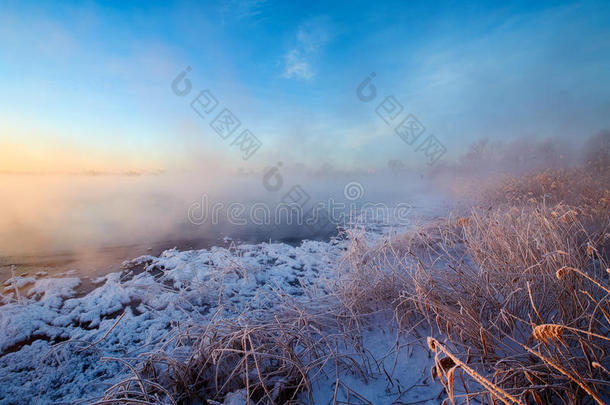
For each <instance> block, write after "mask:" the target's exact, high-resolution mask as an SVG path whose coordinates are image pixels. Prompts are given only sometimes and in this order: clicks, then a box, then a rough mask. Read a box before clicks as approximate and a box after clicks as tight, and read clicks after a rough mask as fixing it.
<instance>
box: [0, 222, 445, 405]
mask: <svg viewBox="0 0 610 405" xmlns="http://www.w3.org/2000/svg"><path fill="white" fill-rule="evenodd" d="M391 229H392V228H390V227H381V228H380V227H372V228H371V229H369V231H368V232H367V233H366V235H367V239H369V240H370V242H371V243H374V242H375V241H376V240H379V239H381V238H382V237H383V234H384V233H387V232H388V231H390V230H391ZM392 231H393V232H397V231H398V230H392ZM348 244H349V241H347V240H344V239H343V240H340V239H333V240H331V241H329V242H324V241H310V240H305V241H303V242H302V243H301V244H300V245H299V246H291V245H288V244H285V243H261V244H255V245H252V244H243V245H234V244H233V245H231V246H230V247H229V248H218V247H215V248H211V249H203V250H192V251H178V250H176V249H170V250H167V251H165V252H163V253H162V254H161V255H160V256H159V257H154V256H141V257H139V258H136V259H133V260H131V261H128V262H126V263H124V268H125V270H124V271H123V272H115V273H111V274H108V275H105V276H103V277H100V278H98V279H96V280H94V282H95V283H97V285H98V286H97V288H95V289H93V290H92V291H91V292H89V293H88V294H86V295H84V296H77V294H76V292H75V289H76V288H78V286H79V284H80V283H81V280H80V279H79V278H78V277H74V276H69V277H64V278H48V277H41V278H19V279H16V280H14V281H15V283H22V284H23V285H22V286H21V287H23V288H24V289H25V290H28V288H29V292H28V294H27V296H22V297H20V300H19V301H16V299H15V297H14V296H13V297H10V296H8V295H6V294H7V292H8V291H10V288H11V286H12V285H13V283H12V282H11V280H9V282H7V283H6V285H5V287H6V288H5V295H3V296H2V300H3V304H4V305H3V306H2V307H0V353H2V354H1V355H0V383H1V384H0V403H7V404H12V403H15V404H16V403H21V402H22V401H21V398H37V403H57V402H60V403H63V402H72V401H76V400H79V399H84V400H89V401H93V400H95V399H99V398H101V397H102V396H103V394H104V391H105V390H106V389H107V388H109V387H110V386H111V385H112V384H114V383H116V382H117V381H119V380H120V379H122V378H124V377H125V376H126V375H128V373H129V370H128V369H126V368H125V367H124V365H122V364H121V363H119V362H116V361H114V362H113V361H101V358H102V357H104V358H108V357H111V358H135V357H137V356H138V355H140V354H142V353H146V352H148V351H150V350H152V349H153V348H154V347H155V346H156V345H158V344H159V343H160V342H162V341H163V339H164V338H165V337H166V336H167V335H168V334H170V333H171V331H172V330H173V329H175V328H176V327H180V326H181V325H188V324H199V325H203V324H206V323H207V322H209V321H210V319H212V317H213V316H215V315H218V314H219V313H220V314H221V316H222V317H226V318H228V319H230V318H232V317H235V316H238V315H239V314H242V313H244V312H248V311H259V312H260V311H263V312H268V313H273V312H274V311H275V310H276V309H277V306H278V305H279V303H280V300H279V299H278V298H279V296H280V295H282V294H284V295H288V296H290V297H291V299H294V300H296V301H299V300H303V301H305V300H307V299H308V297H307V296H306V294H305V293H304V292H305V291H306V290H310V289H315V290H316V291H318V292H319V293H321V294H322V295H323V294H325V293H326V292H325V289H326V288H327V286H328V282H329V280H332V279H333V278H334V277H335V276H336V273H335V271H334V266H335V265H336V263H337V262H338V261H339V260H340V259H341V257H342V255H343V253H344V251H345V250H346V249H347V248H348ZM142 270H143V271H142ZM388 334H390V335H391V334H392V331H390V330H378V331H369V332H367V337H366V339H368V340H370V341H371V342H374V344H373V347H372V348H371V353H372V354H374V355H376V356H380V357H383V354H384V353H383V352H384V350H385V351H388V350H391V349H392V345H393V344H394V343H395V338H392V339H388ZM380 339H383V341H384V342H385V341H386V340H387V343H388V344H387V345H385V344H379V341H380ZM94 342H95V344H94V345H92V343H94ZM405 347H406V346H405ZM406 350H408V351H409V355H410V356H413V359H414V360H413V362H412V363H411V361H410V362H409V363H407V364H402V363H400V366H399V367H398V368H397V369H396V371H395V372H396V373H397V376H396V378H398V379H399V380H401V383H402V384H405V386H406V385H413V384H415V385H418V384H417V382H418V381H420V382H421V381H422V380H424V379H425V378H426V377H427V373H423V374H422V372H423V371H422V370H428V369H429V366H430V364H432V360H431V359H430V358H428V356H427V350H425V349H423V348H419V349H417V350H415V351H414V350H413V347H411V348H409V347H406ZM422 350H423V351H422ZM383 361H386V360H383ZM388 367H389V366H388ZM394 368H396V366H394ZM379 373H380V379H379V381H377V382H376V381H374V380H371V381H369V382H368V383H369V385H368V388H367V390H366V392H367V393H368V394H369V395H371V396H372V397H371V399H372V400H373V402H374V403H391V402H392V401H393V400H394V399H392V398H394V397H393V394H390V393H389V392H391V390H390V391H388V381H387V380H386V377H385V376H383V375H382V374H383V373H381V370H379ZM422 375H425V376H426V377H422ZM381 377H383V378H381ZM345 378H346V381H351V382H352V383H354V384H356V385H361V384H362V381H360V382H358V378H357V377H355V376H349V375H346V376H345ZM407 380H408V381H411V380H413V381H414V382H413V384H406V383H407ZM334 383H335V381H330V380H329V381H326V380H325V379H324V378H319V379H318V380H317V381H316V382H315V384H316V385H315V387H314V391H313V392H314V399H315V402H316V403H318V402H320V403H325V402H327V401H328V399H324V398H327V397H328V395H332V394H333V391H334V388H333V385H334ZM420 385H421V384H420ZM419 391H421V392H419V394H418V398H421V396H423V397H424V398H430V397H431V396H432V395H431V394H432V393H433V392H436V393H437V394H438V392H439V388H438V387H437V386H435V385H429V386H425V388H422V389H420V390H419ZM395 394H396V393H395ZM236 395H237V394H236ZM344 395H346V397H348V396H349V395H350V394H349V390H347V391H345V392H344ZM396 395H399V394H396ZM401 395H403V396H404V395H406V394H404V393H402V394H401ZM420 395H421V396H420ZM403 399H404V398H403ZM422 403H425V402H422ZM433 403H436V402H433Z"/></svg>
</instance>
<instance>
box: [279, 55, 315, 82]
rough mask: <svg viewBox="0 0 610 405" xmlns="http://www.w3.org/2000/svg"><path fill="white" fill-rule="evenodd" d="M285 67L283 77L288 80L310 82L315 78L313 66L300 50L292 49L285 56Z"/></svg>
mask: <svg viewBox="0 0 610 405" xmlns="http://www.w3.org/2000/svg"><path fill="white" fill-rule="evenodd" d="M284 65H285V66H284V73H283V74H282V76H283V77H285V78H286V79H291V78H296V79H303V80H310V79H311V78H313V71H312V70H311V65H310V64H309V62H308V61H307V59H305V57H304V56H303V55H302V54H301V52H300V51H299V50H298V49H292V50H291V51H289V52H288V53H287V54H286V55H284Z"/></svg>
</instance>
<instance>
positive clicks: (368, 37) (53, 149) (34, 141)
mask: <svg viewBox="0 0 610 405" xmlns="http://www.w3.org/2000/svg"><path fill="white" fill-rule="evenodd" d="M0 10H1V12H0V87H1V88H2V89H3V95H4V97H3V98H2V99H1V100H0V146H1V147H2V148H1V149H2V150H3V152H0V153H3V155H2V159H0V160H1V162H0V170H16V171H20V170H25V171H27V170H43V171H52V170H77V171H78V170H88V169H92V170H157V169H165V170H182V169H185V168H189V167H193V166H195V167H198V166H211V167H224V168H227V169H235V168H236V167H247V168H260V167H264V166H267V165H269V164H272V163H274V162H276V161H284V162H290V163H304V164H306V165H311V166H314V167H315V166H319V165H321V164H323V163H329V164H331V165H332V166H334V167H338V168H348V169H349V168H373V167H383V166H385V165H386V162H387V161H388V160H390V159H401V160H403V161H405V162H406V163H407V164H413V165H417V164H420V163H422V161H423V159H422V156H421V154H418V153H416V152H415V150H414V147H412V146H409V145H407V144H405V143H404V142H402V141H401V140H400V139H399V138H398V137H397V136H396V135H394V134H393V127H391V126H388V125H386V124H385V123H384V121H383V120H382V119H380V118H379V117H378V116H377V115H376V114H375V107H376V104H378V103H377V101H381V100H382V99H383V97H385V96H388V95H394V96H395V98H396V100H398V101H399V102H400V103H401V104H402V105H403V106H404V112H405V113H412V114H415V115H416V116H417V117H418V119H419V120H420V121H421V122H422V123H423V124H424V125H425V126H426V129H427V131H428V133H432V134H434V135H435V136H436V137H437V138H438V139H439V140H441V141H442V142H443V143H444V144H445V145H446V147H447V154H446V158H448V159H450V158H452V157H455V156H458V155H459V154H461V153H463V152H464V150H465V149H466V148H467V146H468V144H469V143H470V142H472V141H474V140H476V139H479V138H482V137H490V138H493V139H512V138H517V137H550V136H556V137H562V138H565V139H566V140H568V141H573V142H575V143H576V142H577V141H578V140H579V139H582V138H584V137H586V136H589V135H591V134H593V133H595V132H597V131H599V130H601V129H604V128H610V80H609V79H610V78H609V73H608V72H610V24H609V23H610V3H607V2H576V3H574V2H571V3H566V2H535V4H534V3H533V2H512V3H511V2H504V1H503V2H489V1H485V2H438V3H432V2H425V1H421V2H408V1H396V2H391V1H390V2H370V1H369V2H364V1H355V2H335V3H333V4H328V2H302V3H300V4H296V2H276V1H262V0H258V1H243V0H242V1H239V0H234V1H222V2H205V4H200V2H151V1H134V2H122V1H121V2H119V1H116V2H113V1H98V2H93V1H92V2H76V1H66V2H61V3H56V2H44V1H36V2H35V1H31V2H30V1H21V2H12V1H4V2H2V5H0ZM186 66H190V67H191V68H192V71H191V72H190V74H189V79H190V80H191V81H192V83H193V87H194V89H195V90H203V89H209V90H210V91H211V92H212V93H213V94H214V95H215V96H216V97H217V98H218V100H219V101H220V104H221V106H223V107H227V108H230V109H231V111H233V112H234V113H235V115H236V116H238V117H239V119H240V120H241V122H242V125H243V126H244V127H247V128H248V129H250V130H251V131H252V132H253V133H254V134H255V135H256V136H257V137H258V138H259V139H260V140H261V142H262V143H263V147H262V148H261V150H260V152H259V153H257V154H256V155H255V156H253V157H252V158H251V159H250V160H248V161H247V162H244V161H243V160H242V159H241V157H240V154H239V153H237V152H236V151H235V150H234V148H231V147H230V145H229V143H228V142H227V141H224V140H222V139H220V138H219V137H218V135H216V134H215V133H214V132H213V131H212V130H211V129H210V127H209V125H208V124H209V120H207V121H205V120H202V119H201V118H199V117H198V116H197V115H196V114H195V113H194V112H193V111H192V110H191V108H190V107H189V100H188V97H187V98H179V97H177V96H175V95H174V94H173V93H172V92H171V88H170V83H171V81H172V80H173V79H174V77H175V76H176V75H177V74H179V73H180V72H181V71H182V70H183V69H184V68H185V67H186ZM371 72H375V73H376V77H375V81H374V83H375V86H376V87H377V89H378V93H379V97H378V99H377V100H375V102H374V103H370V104H365V103H362V102H360V100H358V98H357V97H356V93H355V90H356V87H357V86H358V85H359V83H360V82H361V81H362V80H363V79H364V78H365V77H366V76H367V75H368V74H370V73H371Z"/></svg>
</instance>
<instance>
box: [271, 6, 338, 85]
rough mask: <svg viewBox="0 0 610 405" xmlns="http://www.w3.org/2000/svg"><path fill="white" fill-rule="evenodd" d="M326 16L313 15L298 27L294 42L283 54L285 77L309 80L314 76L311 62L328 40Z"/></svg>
mask: <svg viewBox="0 0 610 405" xmlns="http://www.w3.org/2000/svg"><path fill="white" fill-rule="evenodd" d="M328 26H329V23H328V17H324V16H321V17H315V18H312V19H310V20H307V21H306V22H304V23H303V24H301V26H300V27H299V28H298V30H297V33H296V44H295V46H294V47H293V48H292V49H290V50H289V51H288V52H286V53H285V54H284V61H283V62H284V64H283V66H284V72H283V74H282V76H283V77H285V78H286V79H292V78H294V79H300V80H311V79H313V78H314V76H315V70H314V68H313V63H314V61H315V60H316V58H317V57H318V55H319V53H320V52H321V51H322V49H323V47H324V46H325V45H326V43H328V41H329V40H330V34H329V27H328Z"/></svg>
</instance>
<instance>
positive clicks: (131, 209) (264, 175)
mask: <svg viewBox="0 0 610 405" xmlns="http://www.w3.org/2000/svg"><path fill="white" fill-rule="evenodd" d="M609 134H610V133H609V132H608V131H605V132H600V133H599V134H597V135H595V136H593V137H590V138H584V139H583V140H582V141H581V142H580V144H578V145H577V146H574V142H572V143H566V142H564V141H562V140H561V139H544V140H535V139H534V140H527V139H526V140H524V139H518V140H512V141H508V142H503V143H502V142H490V141H486V140H481V141H478V142H475V143H473V144H472V145H471V146H470V147H468V148H467V151H466V152H465V153H464V154H462V155H461V156H460V157H459V158H458V159H456V160H454V161H441V162H439V164H437V165H434V166H431V167H428V168H422V169H415V168H412V167H408V166H407V165H405V164H404V163H403V162H402V161H400V160H391V161H389V162H388V165H387V167H386V168H382V169H378V170H376V171H364V170H360V171H340V170H334V169H331V168H330V166H323V169H318V170H311V169H305V168H304V167H301V166H299V165H288V164H287V165H284V166H282V165H279V166H274V167H267V168H264V169H262V170H259V171H252V172H249V173H238V174H227V173H220V172H219V173H211V171H209V170H208V171H205V170H201V171H195V170H193V171H191V172H189V173H173V174H172V173H168V174H159V175H98V176H92V175H51V174H48V175H15V174H13V175H10V174H0V184H2V189H3V192H4V193H3V198H2V199H0V213H1V215H0V267H1V269H0V270H1V271H2V273H3V275H4V276H8V271H9V268H10V264H17V265H18V267H20V268H21V269H23V268H28V266H29V269H30V270H35V269H37V268H38V267H41V265H46V264H49V263H50V264H51V266H54V265H56V264H57V263H63V264H65V265H66V266H69V265H70V266H74V267H75V268H83V267H87V268H90V269H97V268H99V267H103V266H105V265H109V264H114V265H115V267H116V265H120V262H121V261H122V260H126V259H130V258H133V257H136V256H139V255H142V254H153V255H158V254H160V253H161V252H162V251H163V250H165V249H170V248H172V247H177V248H178V249H199V248H209V247H211V246H226V243H227V241H226V240H225V239H224V238H225V237H229V238H231V239H232V240H235V241H237V242H246V243H259V242H263V241H269V240H272V241H281V242H286V243H299V242H300V241H301V240H303V239H328V237H329V236H330V235H332V234H333V232H336V229H337V225H342V224H343V225H345V221H347V220H350V221H351V220H352V217H351V214H352V213H353V212H355V211H358V210H364V207H367V206H368V207H374V208H373V210H375V211H376V213H377V214H379V207H384V208H385V209H386V210H387V211H386V212H388V213H389V211H391V210H392V209H396V208H397V207H401V206H402V208H404V207H408V209H403V210H402V214H403V218H402V219H403V223H400V225H405V224H406V223H405V222H404V219H405V217H406V218H407V219H406V221H407V222H408V221H411V219H412V218H417V216H418V215H420V214H421V210H422V208H424V209H425V208H426V207H428V206H433V205H434V204H436V203H438V202H439V201H441V200H444V201H449V202H450V201H452V200H459V201H462V202H464V201H466V199H467V198H468V197H470V196H471V195H470V194H471V192H472V190H473V188H472V185H473V184H474V185H477V184H479V185H480V184H482V183H480V181H482V180H485V181H491V182H494V181H495V180H494V179H496V178H497V177H498V176H502V175H505V174H507V173H523V172H528V171H539V170H544V169H547V168H552V169H558V168H562V167H570V166H573V165H578V164H583V163H585V164H587V162H589V163H590V162H592V161H593V162H595V161H599V159H600V157H599V156H602V157H603V156H607V152H606V154H604V153H601V155H600V151H601V152H603V151H607V150H608V144H609V143H610V141H609V139H610V135H609ZM598 155H599V156H598ZM605 159H607V157H605ZM601 163H602V165H605V164H607V163H604V162H601ZM475 188H476V187H475ZM290 203H296V204H298V205H302V208H303V209H302V211H301V212H299V213H298V214H297V216H299V218H300V219H302V220H303V222H299V220H298V219H299V218H297V220H296V221H295V218H294V217H291V215H293V214H294V213H292V212H287V211H278V207H279V206H281V205H285V204H290ZM316 204H322V205H323V206H324V208H329V207H330V206H333V205H334V206H339V207H342V208H340V209H339V211H340V213H341V214H342V216H340V217H339V219H338V220H337V218H330V219H329V220H330V223H328V222H327V223H326V226H306V225H307V224H306V223H304V222H305V221H306V220H307V218H306V215H307V213H308V211H309V210H311V209H312V207H314V206H316ZM301 217H302V218H301ZM378 219H379V218H378ZM381 221H384V222H385V223H387V224H388V225H390V226H391V225H395V224H396V218H395V217H394V218H390V217H389V215H388V216H384V217H383V218H381ZM32 257H33V258H32ZM102 259H103V260H102ZM43 267H44V266H43Z"/></svg>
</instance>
